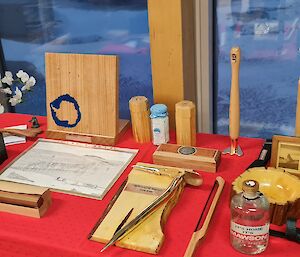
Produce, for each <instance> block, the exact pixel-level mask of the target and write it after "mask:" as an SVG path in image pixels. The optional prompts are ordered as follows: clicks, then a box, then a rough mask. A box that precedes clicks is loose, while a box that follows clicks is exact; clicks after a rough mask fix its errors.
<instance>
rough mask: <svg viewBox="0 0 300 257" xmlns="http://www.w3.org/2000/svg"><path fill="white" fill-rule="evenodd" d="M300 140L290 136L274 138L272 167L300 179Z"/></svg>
mask: <svg viewBox="0 0 300 257" xmlns="http://www.w3.org/2000/svg"><path fill="white" fill-rule="evenodd" d="M299 156H300V138H299V137H289V136H278V135H274V136H273V137H272V153H271V162H270V166H272V167H275V168H281V169H284V170H285V171H287V172H290V173H292V174H293V175H296V176H299V177H300V160H299Z"/></svg>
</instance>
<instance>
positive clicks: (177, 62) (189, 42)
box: [148, 0, 196, 128]
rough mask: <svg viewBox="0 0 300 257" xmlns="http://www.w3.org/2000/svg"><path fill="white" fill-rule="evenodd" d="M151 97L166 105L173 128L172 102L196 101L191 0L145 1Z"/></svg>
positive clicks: (173, 104) (192, 3) (192, 7)
mask: <svg viewBox="0 0 300 257" xmlns="http://www.w3.org/2000/svg"><path fill="white" fill-rule="evenodd" d="M148 16H149V18H148V19H149V29H150V48H151V65H152V81H153V96H154V102H155V103H163V104H166V105H167V107H168V111H169V118H170V127H172V128H174V127H175V104H176V103H177V102H179V101H182V100H191V101H193V102H195V100H196V77H195V42H194V41H195V40H194V1H193V0H148Z"/></svg>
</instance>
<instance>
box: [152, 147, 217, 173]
mask: <svg viewBox="0 0 300 257" xmlns="http://www.w3.org/2000/svg"><path fill="white" fill-rule="evenodd" d="M220 159H221V152H220V151H218V150H216V149H208V148H200V147H185V146H181V145H175V144H174V145H173V144H162V145H160V146H159V147H158V148H157V150H156V151H155V152H154V154H153V162H154V163H155V164H160V165H168V166H172V167H179V168H186V169H194V170H202V171H207V172H216V171H217V167H218V165H219V162H220Z"/></svg>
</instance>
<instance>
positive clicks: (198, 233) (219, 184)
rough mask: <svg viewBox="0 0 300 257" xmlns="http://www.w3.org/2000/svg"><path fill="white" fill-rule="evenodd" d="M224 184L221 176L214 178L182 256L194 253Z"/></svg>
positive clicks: (190, 256)
mask: <svg viewBox="0 0 300 257" xmlns="http://www.w3.org/2000/svg"><path fill="white" fill-rule="evenodd" d="M224 184H225V181H224V179H223V178H222V177H217V178H216V181H215V183H214V186H213V188H212V190H211V192H210V194H209V198H208V199H207V201H206V204H205V206H204V210H203V212H202V214H201V216H200V219H199V221H198V224H197V227H196V229H195V232H194V233H193V235H192V238H191V240H190V242H189V244H188V247H187V249H186V251H185V254H184V257H192V256H193V255H194V253H195V250H196V248H197V246H198V244H199V242H200V240H201V239H202V238H204V236H205V234H206V231H207V229H208V226H209V223H210V220H211V218H212V215H213V214H214V211H215V209H216V206H217V203H218V200H219V198H220V195H221V193H222V190H223V187H224ZM215 189H216V191H215V195H213V193H214V190H215ZM211 197H213V200H212V202H211V205H210V207H209V209H208V212H207V214H206V217H205V219H204V222H203V225H202V227H201V228H200V229H199V228H198V226H199V225H201V221H202V219H203V217H204V214H205V213H206V210H207V207H208V203H209V202H210V199H211Z"/></svg>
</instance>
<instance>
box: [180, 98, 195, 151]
mask: <svg viewBox="0 0 300 257" xmlns="http://www.w3.org/2000/svg"><path fill="white" fill-rule="evenodd" d="M175 119H176V140H177V144H179V145H187V146H196V108H195V104H194V103H193V102H191V101H181V102H179V103H177V104H176V105H175Z"/></svg>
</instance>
